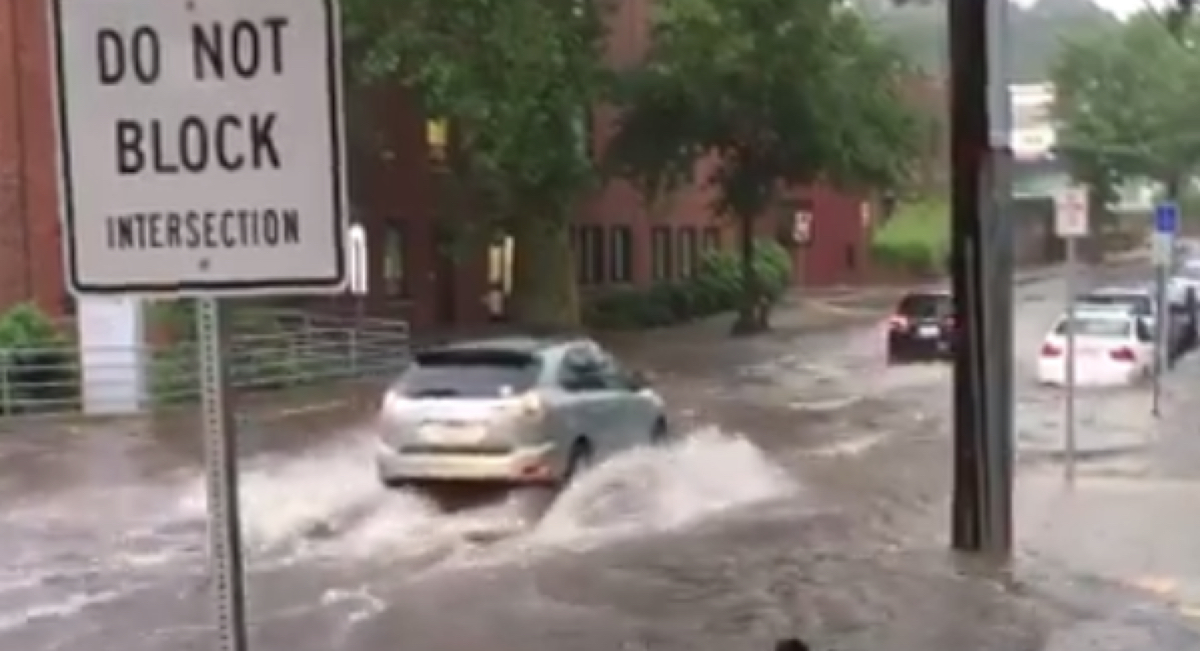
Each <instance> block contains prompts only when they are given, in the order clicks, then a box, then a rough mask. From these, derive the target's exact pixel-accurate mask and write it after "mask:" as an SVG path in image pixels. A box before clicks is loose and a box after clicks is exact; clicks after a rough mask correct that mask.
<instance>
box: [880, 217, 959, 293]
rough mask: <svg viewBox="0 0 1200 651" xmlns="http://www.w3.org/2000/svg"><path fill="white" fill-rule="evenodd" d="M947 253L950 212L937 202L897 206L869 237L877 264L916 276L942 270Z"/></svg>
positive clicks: (948, 247) (948, 248)
mask: <svg viewBox="0 0 1200 651" xmlns="http://www.w3.org/2000/svg"><path fill="white" fill-rule="evenodd" d="M949 250H950V209H949V206H948V205H947V204H946V202H945V201H940V200H925V201H919V202H913V203H905V204H902V205H900V206H899V207H898V208H897V210H896V213H895V214H894V215H893V216H892V217H891V218H890V219H888V220H887V221H886V222H884V223H883V224H881V225H880V226H879V227H878V228H877V229H876V230H875V232H874V233H873V234H872V236H871V257H872V258H873V259H874V260H875V261H876V262H880V263H882V264H884V265H886V266H888V267H892V268H894V269H898V270H903V271H906V272H909V273H912V274H917V275H926V274H933V273H939V272H941V271H943V270H944V269H945V265H946V256H947V254H948V252H949Z"/></svg>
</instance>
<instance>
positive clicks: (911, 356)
mask: <svg viewBox="0 0 1200 651" xmlns="http://www.w3.org/2000/svg"><path fill="white" fill-rule="evenodd" d="M955 331H956V329H955V322H954V300H953V299H952V298H951V296H950V292H949V291H946V290H927V291H915V292H909V293H908V294H905V296H904V298H902V299H900V303H899V304H898V305H897V306H896V311H895V313H894V314H893V315H892V316H891V317H890V318H889V319H888V328H887V358H888V363H889V364H896V363H901V362H909V361H919V360H940V359H949V358H950V357H951V356H952V355H953V354H954V339H955V336H954V334H955Z"/></svg>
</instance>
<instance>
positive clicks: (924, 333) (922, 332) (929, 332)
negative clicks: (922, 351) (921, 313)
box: [917, 325, 940, 338]
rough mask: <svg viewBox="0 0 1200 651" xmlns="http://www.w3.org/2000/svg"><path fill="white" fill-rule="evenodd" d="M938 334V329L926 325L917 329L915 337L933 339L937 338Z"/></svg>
mask: <svg viewBox="0 0 1200 651" xmlns="http://www.w3.org/2000/svg"><path fill="white" fill-rule="evenodd" d="M939 332H940V331H939V330H938V327H937V326H932V325H926V326H921V327H920V328H917V336H918V337H929V338H933V337H936V336H938V333H939Z"/></svg>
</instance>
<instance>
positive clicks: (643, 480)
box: [528, 427, 800, 546]
mask: <svg viewBox="0 0 1200 651" xmlns="http://www.w3.org/2000/svg"><path fill="white" fill-rule="evenodd" d="M799 490H800V486H799V485H798V483H797V482H796V481H795V480H794V479H792V478H791V477H790V476H789V475H788V474H787V473H786V472H785V471H784V470H783V469H782V468H781V467H779V466H778V465H777V464H775V463H774V462H772V461H771V459H770V457H769V456H768V455H767V453H766V452H764V451H763V450H761V449H759V448H758V447H756V446H755V445H754V444H753V443H751V442H750V441H749V440H747V439H746V438H744V437H742V436H740V435H736V434H729V433H726V432H723V431H721V430H720V429H718V428H715V427H710V428H704V429H701V430H698V431H695V432H692V433H690V434H689V435H687V436H683V437H681V438H680V439H679V440H678V441H677V442H675V443H674V444H673V445H670V446H666V447H661V448H641V449H638V450H634V451H632V452H630V453H628V454H623V455H620V456H618V457H615V458H613V459H611V460H609V461H608V462H606V463H604V464H601V465H600V466H598V467H596V468H594V469H592V470H591V471H589V472H588V473H587V474H586V475H584V476H583V477H582V478H580V480H579V482H578V483H576V484H575V485H574V486H572V487H571V488H569V489H568V490H567V491H566V492H565V493H563V494H562V496H560V497H559V499H558V500H557V501H556V502H555V503H554V505H553V506H552V507H551V509H550V511H549V512H548V513H546V515H545V517H544V518H543V519H542V521H541V522H540V523H539V524H538V526H537V528H536V529H535V530H534V531H533V532H532V533H531V534H530V536H529V541H528V542H530V543H533V544H538V543H543V544H551V545H561V544H569V545H571V546H575V545H576V544H578V543H585V544H586V543H588V542H602V541H604V540H610V539H612V538H613V537H614V536H617V537H622V536H627V535H637V534H641V533H651V532H655V531H665V530H670V529H676V528H679V527H683V526H686V525H689V524H692V523H694V522H696V521H698V520H702V519H704V518H706V517H709V516H712V515H715V514H718V513H720V512H723V511H727V510H730V509H734V508H739V507H745V506H749V505H752V504H754V503H758V502H764V501H767V500H772V499H776V498H781V497H786V496H788V495H793V494H796V493H798V492H799Z"/></svg>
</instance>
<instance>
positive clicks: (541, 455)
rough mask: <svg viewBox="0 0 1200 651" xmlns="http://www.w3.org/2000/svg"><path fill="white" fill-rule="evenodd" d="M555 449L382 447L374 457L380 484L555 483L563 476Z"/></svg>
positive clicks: (549, 446) (546, 446) (542, 446)
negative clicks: (409, 449) (418, 449)
mask: <svg viewBox="0 0 1200 651" xmlns="http://www.w3.org/2000/svg"><path fill="white" fill-rule="evenodd" d="M558 456H559V455H557V454H555V447H554V446H552V445H541V446H531V447H521V448H514V449H512V450H511V451H508V452H507V453H494V452H487V453H475V452H470V451H450V452H432V451H421V452H406V451H399V450H396V449H395V448H392V447H390V446H387V445H386V444H383V443H381V444H380V449H379V450H378V451H377V452H376V455H375V465H376V468H377V470H378V473H379V479H380V481H382V482H384V483H386V484H405V483H421V482H504V483H522V484H538V483H553V482H556V481H558V480H559V478H560V476H561V474H562V465H563V464H562V463H560V462H559V459H558Z"/></svg>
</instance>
